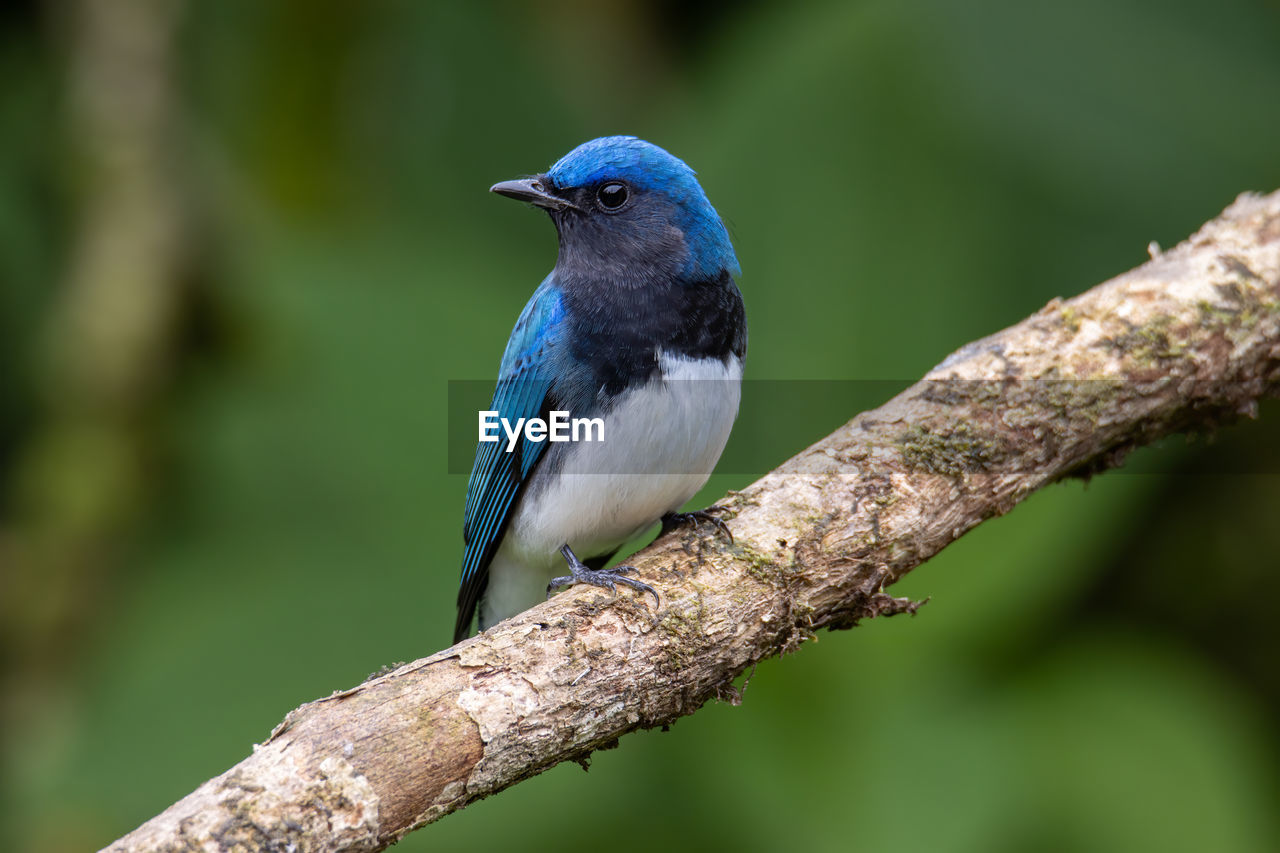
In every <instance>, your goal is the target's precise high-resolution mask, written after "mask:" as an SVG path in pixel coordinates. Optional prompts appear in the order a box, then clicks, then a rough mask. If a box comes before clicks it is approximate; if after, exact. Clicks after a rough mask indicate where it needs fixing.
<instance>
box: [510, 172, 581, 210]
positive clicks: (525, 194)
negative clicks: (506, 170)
mask: <svg viewBox="0 0 1280 853" xmlns="http://www.w3.org/2000/svg"><path fill="white" fill-rule="evenodd" d="M547 186H548V182H547V180H546V179H545V178H544V177H542V176H541V175H534V176H533V177H532V178H521V179H519V180H516V181H503V182H501V183H498V184H494V185H493V186H491V187H489V192H491V193H497V194H498V195H504V196H506V197H507V198H514V199H515V200H516V201H527V202H529V204H536V205H537V206H538V207H543V208H546V209H547V210H564V209H566V208H573V209H574V210H577V209H578V206H577V205H576V204H574V203H573V202H571V201H569V200H568V199H564V198H561V197H560V196H558V195H556V194H555V193H553V192H551V191H550V190H548V189H547Z"/></svg>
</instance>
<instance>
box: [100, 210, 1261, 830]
mask: <svg viewBox="0 0 1280 853" xmlns="http://www.w3.org/2000/svg"><path fill="white" fill-rule="evenodd" d="M1277 389H1280V192H1278V193H1273V194H1272V195H1270V196H1267V197H1263V198H1258V197H1252V196H1244V197H1241V198H1240V199H1239V200H1238V201H1237V202H1236V203H1235V204H1234V205H1232V206H1231V207H1230V208H1228V209H1227V211H1226V212H1225V213H1224V214H1223V215H1222V216H1221V217H1220V218H1219V219H1217V220H1214V221H1213V222H1210V223H1209V224H1207V225H1205V226H1204V227H1203V228H1202V229H1201V230H1200V231H1199V232H1198V233H1197V234H1195V235H1194V236H1193V237H1191V238H1190V239H1189V240H1187V241H1186V242H1184V243H1182V244H1181V245H1179V246H1178V247H1177V248H1175V249H1173V250H1172V251H1169V252H1167V253H1163V254H1159V253H1155V256H1154V257H1153V259H1152V260H1151V261H1150V262H1149V263H1147V264H1144V265H1143V266H1141V267H1139V268H1138V269H1135V270H1133V271H1131V272H1128V273H1125V274H1124V275H1121V276H1119V277H1118V278H1116V279H1113V280H1112V281H1109V282H1107V283H1105V284H1102V285H1099V286H1098V287H1095V288H1094V289H1092V290H1090V291H1088V292H1087V293H1084V294H1082V295H1081V296H1078V297H1076V298H1074V299H1072V300H1069V301H1066V302H1063V301H1061V300H1057V299H1055V300H1053V301H1052V302H1050V303H1049V304H1048V305H1046V306H1045V307H1044V308H1043V309H1041V310H1040V311H1039V312H1037V313H1036V314H1035V315H1034V316H1031V317H1029V318H1027V319H1026V320H1024V321H1022V322H1021V323H1019V324H1017V325H1016V326H1013V327H1011V328H1009V329H1006V330H1004V331H1003V332H1000V333H998V334H996V335H993V336H991V337H989V338H986V339H984V340H981V341H978V342H976V343H973V344H970V345H968V346H966V347H964V348H963V349H961V350H960V351H958V352H956V353H955V354H954V355H952V356H951V357H950V358H948V359H947V360H946V361H945V362H943V364H941V365H939V366H938V367H937V368H935V369H934V370H933V371H931V372H930V373H929V375H927V376H926V377H925V378H924V379H923V380H922V381H920V382H918V383H917V384H915V385H913V386H912V387H911V388H908V389H907V390H906V391H904V392H903V393H902V394H900V395H898V396H897V397H895V398H894V399H892V400H890V401H889V402H888V403H886V404H885V405H884V406H881V407H880V408H879V409H876V410H875V411H871V412H865V413H863V414H861V415H859V416H858V417H856V418H854V419H853V420H852V421H850V422H849V423H848V424H846V425H845V426H843V427H841V428H840V429H839V430H837V431H836V432H835V433H833V434H832V435H830V436H828V437H827V438H825V439H823V440H822V441H820V442H818V443H817V444H815V445H813V446H812V447H810V448H808V449H807V450H805V451H804V452H802V453H800V454H799V455H797V456H796V457H794V458H792V459H790V460H788V461H787V462H785V463H784V464H783V465H781V466H780V467H779V468H777V469H776V470H774V471H773V472H771V473H770V474H768V475H766V476H765V477H763V478H761V479H760V480H758V481H757V482H756V483H754V484H752V485H751V486H750V487H748V488H747V489H745V490H743V491H742V492H738V493H732V494H730V495H729V496H727V497H726V498H725V500H724V501H723V504H724V506H726V507H728V508H729V509H731V510H732V512H733V517H732V521H731V522H730V524H731V526H732V528H733V532H734V535H735V537H736V544H735V545H732V546H731V545H728V544H726V543H725V542H723V541H722V540H720V539H718V538H715V537H714V536H712V535H711V534H710V533H707V534H706V535H702V536H699V535H696V534H693V533H687V534H685V535H684V536H683V537H680V536H668V537H664V538H663V539H661V540H659V541H658V542H656V543H655V544H654V545H653V546H651V547H650V548H648V549H646V550H645V551H643V552H642V553H641V554H639V555H637V556H636V557H635V559H634V560H633V561H632V562H634V563H635V565H636V566H637V567H638V568H639V575H638V576H639V577H642V578H644V579H645V580H647V581H648V582H649V583H651V584H653V585H654V586H656V587H657V588H658V589H660V590H661V591H662V594H663V599H662V607H661V609H659V610H657V611H656V612H655V611H654V610H653V609H652V606H651V603H649V602H647V601H646V600H645V599H644V598H642V597H641V596H639V595H631V594H629V593H627V592H624V593H623V594H622V595H620V596H619V597H618V598H617V599H616V600H612V599H610V598H609V597H608V596H607V595H604V594H602V593H601V592H600V591H598V590H595V589H591V588H585V589H584V588H581V587H579V588H574V589H573V590H572V591H570V592H568V593H566V594H562V595H558V596H556V597H555V598H554V599H553V600H551V601H549V602H547V603H546V604H543V605H539V606H538V607H535V608H533V609H532V610H529V611H528V612H526V613H523V614H521V615H520V616H517V617H515V618H513V619H510V620H508V621H506V622H504V623H502V624H500V625H498V626H496V627H495V628H493V629H492V630H490V631H488V632H486V633H485V634H483V635H481V636H478V637H474V638H472V639H470V640H467V641H466V642H463V643H460V644H459V645H457V646H454V647H453V648H450V649H447V650H445V651H443V652H440V653H438V654H435V655H432V656H431V657H428V658H424V659H422V660H419V661H415V662H414V663H411V664H408V665H405V666H402V667H400V668H399V669H397V670H395V671H394V672H391V673H388V674H386V675H382V676H380V677H378V678H375V679H372V680H370V681H368V682H365V683H364V684H361V685H359V686H358V687H355V688H353V689H351V690H346V691H342V692H339V693H335V694H334V695H332V696H330V697H328V698H325V699H321V700H318V701H316V702H311V703H309V704H307V705H303V706H302V707H300V708H298V709H296V710H294V711H293V712H291V713H290V714H289V715H288V717H287V718H286V719H285V721H284V722H283V723H281V724H280V726H279V727H277V729H276V730H275V731H274V732H273V733H272V734H271V737H270V738H268V739H267V741H266V743H264V744H262V745H261V746H259V747H256V748H255V750H254V752H253V754H252V755H250V756H249V757H248V758H246V759H245V760H244V761H242V762H240V764H238V765H236V766H235V767H233V768H232V769H231V770H229V771H228V772H226V773H224V774H223V775H221V776H219V777H217V778H215V779H212V780H210V781H209V782H206V783H205V784H204V785H202V786H201V787H200V788H199V789H197V790H196V791H195V792H194V793H192V794H190V795H189V796H188V797H186V798H185V799H183V800H181V801H179V802H178V803H176V804H175V805H173V806H172V807H170V808H169V809H168V810H167V811H165V812H164V813H163V814H161V815H159V816H158V817H156V818H154V819H153V820H151V821H149V822H148V823H146V824H144V825H143V826H141V827H140V828H138V829H137V830H135V831H134V832H132V833H130V834H129V835H127V836H125V837H124V838H122V839H120V840H119V841H117V842H116V843H115V844H113V845H112V846H111V847H110V848H109V849H111V850H114V851H142V850H160V849H164V850H177V849H196V848H199V849H201V850H226V849H230V848H232V847H235V846H237V845H248V846H250V847H270V848H271V849H281V850H283V849H294V848H293V847H291V846H290V845H294V844H296V845H297V847H296V849H308V850H379V849H382V848H383V847H385V846H386V845H388V844H390V843H391V842H392V841H394V840H396V839H397V838H399V837H400V836H402V835H404V834H405V833H407V832H409V831H410V830H412V829H414V828H416V827H418V826H421V825H423V824H425V823H428V822H430V821H433V820H435V819H437V818H439V817H441V816H443V815H445V814H448V813H449V812H451V811H453V810H455V809H458V808H461V807H462V806H464V805H466V804H467V803H469V802H471V801H472V800H475V799H478V798H480V797H484V796H488V795H489V794H493V793H495V792H497V791H500V790H502V789H503V788H505V787H507V786H508V785H511V784H513V783H515V782H518V781H520V780H521V779H524V778H526V777H529V776H533V775H535V774H537V773H540V772H542V771H543V770H546V769H547V768H549V767H551V766H553V765H555V764H557V763H559V762H561V761H565V760H573V759H581V758H583V757H585V756H586V755H588V754H589V753H590V752H591V751H592V750H594V749H598V748H600V747H603V746H606V745H609V744H612V743H613V742H615V741H616V740H617V739H618V737H620V736H621V735H624V734H626V733H627V732H630V731H633V730H635V729H639V728H645V727H652V726H660V725H663V724H664V723H669V722H671V721H673V720H675V719H676V718H678V717H680V716H681V715H684V714H689V713H692V712H693V711H694V710H696V709H697V708H698V707H700V706H701V705H702V704H703V703H705V702H706V701H707V700H708V699H710V698H712V697H721V698H729V699H730V700H733V698H734V697H735V694H734V689H733V686H732V681H733V679H734V678H735V677H736V676H737V675H739V674H740V673H741V672H743V671H744V670H745V669H746V668H748V667H750V666H751V665H752V664H754V663H755V662H757V661H759V660H761V659H762V658H766V657H769V656H771V655H776V654H779V653H782V652H785V651H790V650H793V649H796V648H797V647H799V646H800V645H801V644H802V643H803V642H804V641H805V639H806V638H808V637H810V636H811V635H812V633H813V632H814V631H816V630H818V629H820V628H844V627H848V626H850V625H852V624H853V623H855V622H856V621H857V620H859V619H864V618H868V617H871V616H877V615H886V614H893V613H899V612H902V611H904V610H910V609H912V608H913V604H912V603H911V602H909V601H906V600H905V599H899V598H894V597H891V596H890V595H888V594H886V593H884V592H883V587H885V586H887V585H889V584H891V583H893V582H894V581H895V580H897V579H898V578H900V577H902V576H903V575H904V574H906V573H907V572H909V571H910V570H911V569H912V568H914V567H915V566H917V565H919V564H920V563H921V562H923V561H924V560H926V559H928V558H929V557H930V556H932V555H933V554H935V553H937V552H938V551H939V550H941V549H942V548H944V547H946V545H948V544H949V543H950V542H952V541H954V540H955V539H956V538H957V537H959V536H960V535H962V534H963V533H965V532H966V531H967V530H969V529H971V528H972V527H974V526H975V525H977V524H978V523H980V522H981V521H982V520H984V519H986V518H990V517H991V516H994V515H999V514H1002V513H1005V512H1007V511H1009V509H1010V508H1012V507H1013V506H1014V505H1015V504H1016V503H1017V502H1018V501H1020V500H1022V499H1023V498H1024V497H1026V496H1027V495H1029V494H1030V493H1031V492H1033V491H1035V490H1036V489H1038V488H1040V487H1041V486H1044V485H1046V484H1048V483H1052V482H1054V481H1055V480H1058V479H1060V478H1062V477H1064V476H1071V475H1075V474H1092V473H1096V472H1098V471H1101V470H1104V469H1106V468H1108V467H1111V466H1114V465H1117V464H1119V463H1120V461H1121V460H1122V459H1123V458H1124V456H1125V454H1126V453H1127V452H1128V451H1129V450H1131V449H1133V448H1135V447H1137V446H1139V445H1142V444H1144V443H1147V442H1149V441H1151V440H1153V439H1155V438H1158V437H1160V436H1162V435H1165V434H1167V433H1170V432H1174V431H1179V430H1186V429H1202V428H1212V427H1214V426H1215V425H1217V424H1219V423H1221V422H1223V421H1224V420H1226V419H1230V418H1232V417H1234V416H1235V415H1237V414H1246V415H1250V414H1252V413H1253V412H1254V410H1255V407H1256V404H1257V401H1258V399H1259V398H1260V397H1262V396H1264V395H1266V394H1269V393H1275V392H1276V391H1277ZM242 849H243V848H242Z"/></svg>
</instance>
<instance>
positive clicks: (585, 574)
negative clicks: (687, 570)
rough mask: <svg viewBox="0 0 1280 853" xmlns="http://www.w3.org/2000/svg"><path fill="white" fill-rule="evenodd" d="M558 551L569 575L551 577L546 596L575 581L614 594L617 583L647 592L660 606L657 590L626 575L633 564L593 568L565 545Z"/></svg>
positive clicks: (633, 569)
mask: <svg viewBox="0 0 1280 853" xmlns="http://www.w3.org/2000/svg"><path fill="white" fill-rule="evenodd" d="M560 553H561V554H563V555H564V558H565V560H567V561H568V563H569V571H571V572H573V574H571V575H564V576H563V577H558V578H552V579H551V583H549V584H547V598H550V597H551V595H552V593H554V592H555V589H556V587H560V586H569V585H570V584H575V583H586V584H591V585H592V586H598V587H603V588H604V589H607V590H609V591H610V592H612V593H613V594H614V595H617V594H618V587H617V585H618V584H622V585H623V586H629V587H631V588H632V589H634V590H637V591H638V592H647V593H649V594H650V595H652V596H653V606H654V607H655V608H657V607H661V606H662V599H661V598H659V597H658V591H657V590H656V589H654V588H653V587H651V586H649V585H648V584H647V583H644V582H643V581H638V580H635V579H634V578H629V577H626V575H627V574H628V573H629V572H634V571H635V570H636V567H635V566H614V567H613V568H611V569H593V568H590V567H589V566H587V565H586V564H585V563H583V562H582V561H581V560H579V559H578V557H577V555H575V554H574V553H573V551H571V550H569V546H568V545H566V546H564V547H563V548H561V549H560Z"/></svg>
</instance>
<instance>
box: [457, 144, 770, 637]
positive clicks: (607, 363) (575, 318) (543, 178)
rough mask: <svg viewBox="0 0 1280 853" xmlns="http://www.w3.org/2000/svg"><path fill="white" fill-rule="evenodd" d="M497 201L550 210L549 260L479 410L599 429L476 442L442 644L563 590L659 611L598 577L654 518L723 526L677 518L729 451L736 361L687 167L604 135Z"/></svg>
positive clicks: (739, 359)
mask: <svg viewBox="0 0 1280 853" xmlns="http://www.w3.org/2000/svg"><path fill="white" fill-rule="evenodd" d="M492 191H493V192H495V193H498V194H500V195H504V196H507V197H509V198H514V199H518V200H520V201H525V202H529V203H530V204H533V205H536V206H538V207H541V208H543V209H544V210H546V211H547V212H548V213H549V214H550V216H551V221H552V222H553V223H554V224H555V226H556V231H557V233H558V234H559V238H560V251H559V257H558V258H557V260H556V265H555V268H554V269H553V270H552V271H551V274H550V275H548V276H547V277H546V279H545V280H544V281H543V282H542V284H541V285H540V286H539V287H538V289H537V290H536V291H534V294H533V296H532V298H530V300H529V303H528V304H527V305H526V306H525V308H524V311H523V312H522V313H521V314H520V319H519V320H517V321H516V325H515V329H514V330H512V332H511V338H510V340H508V341H507V348H506V351H505V352H504V353H503V355H502V365H501V367H500V368H499V372H498V385H497V389H496V390H495V391H494V394H493V402H492V404H491V405H490V410H492V411H493V412H495V413H496V416H497V418H500V419H501V420H502V421H503V422H505V423H506V424H508V425H515V424H519V423H521V419H524V421H525V422H528V421H529V420H530V419H533V418H541V419H543V420H544V421H545V420H547V419H548V417H549V415H550V414H551V413H552V412H564V413H567V414H568V415H571V416H572V418H574V419H590V420H594V419H598V426H599V429H598V430H595V433H596V434H594V435H592V434H591V433H592V432H593V431H592V430H591V429H590V428H589V427H588V428H586V429H584V430H583V433H584V435H581V436H579V439H580V440H577V441H572V440H570V441H548V440H545V439H544V440H541V441H538V440H534V439H536V438H537V437H538V435H539V434H538V433H537V432H535V431H530V430H524V431H522V433H521V434H520V436H519V437H518V438H515V439H513V440H511V441H508V440H507V436H506V435H504V434H502V432H501V431H500V430H499V431H497V436H496V437H497V440H494V441H481V442H480V443H479V444H478V445H477V448H476V459H475V464H474V467H473V468H472V470H471V479H470V481H469V482H468V484H467V502H466V512H465V517H464V521H463V539H464V542H465V552H464V555H463V560H462V583H461V587H460V589H459V591H458V621H457V625H456V627H455V629H454V642H457V641H459V640H461V639H462V638H464V637H466V636H467V634H468V633H469V631H470V627H471V620H472V615H473V614H474V613H475V611H476V608H477V605H478V606H479V611H480V614H479V616H480V629H481V630H484V629H485V628H487V627H489V626H490V625H493V624H494V623H496V622H498V621H500V620H502V619H505V618H507V617H508V616H511V615H513V614H515V613H518V612H520V611H521V610H524V609H525V608H528V607H530V606H532V605H533V604H535V603H537V602H538V601H541V600H542V599H543V598H545V597H546V596H547V595H549V594H550V591H551V590H552V589H553V588H554V587H555V586H558V585H564V584H569V583H590V584H594V585H597V586H603V587H607V588H609V589H615V584H623V585H626V586H630V587H632V588H634V589H637V590H641V591H643V592H648V593H652V594H653V596H654V599H655V601H656V600H657V599H658V595H657V593H656V592H655V591H654V590H653V589H652V588H651V587H650V586H648V585H647V584H644V583H642V582H640V581H638V580H635V579H634V578H629V577H627V576H626V575H627V573H628V572H630V571H631V568H630V567H629V566H616V567H614V568H611V569H605V568H603V567H604V566H605V564H606V563H607V562H608V561H609V559H610V558H611V557H612V555H613V554H614V552H616V551H617V549H618V548H619V547H620V546H621V545H622V544H623V543H624V542H626V541H627V540H629V539H631V538H632V537H634V536H637V535H638V534H640V533H641V532H642V531H644V529H645V528H647V527H648V526H649V525H651V524H653V523H654V522H657V521H661V522H662V524H663V529H664V530H665V529H668V528H670V527H672V526H674V525H676V524H679V523H682V522H691V521H692V522H695V523H696V522H697V521H701V520H709V521H712V522H714V523H716V524H717V525H719V526H720V527H722V528H723V523H722V522H719V521H718V520H717V519H715V518H714V517H712V516H709V515H708V514H707V513H706V512H705V511H704V512H694V513H680V512H679V510H680V507H681V506H682V505H683V504H684V503H685V501H687V500H689V499H690V498H691V497H692V496H693V495H694V493H695V492H697V491H698V489H700V488H701V487H702V486H703V484H704V483H706V481H707V478H708V477H709V476H710V475H711V471H712V469H713V468H714V467H715V464H716V462H717V460H718V459H719V458H720V454H721V452H722V451H723V450H724V446H725V442H726V441H728V439H729V431H730V429H731V428H732V427H733V422H734V419H735V418H736V417H737V414H738V401H739V397H740V392H741V379H742V364H743V358H744V356H745V355H746V351H747V322H746V314H745V312H744V309H743V305H742V295H741V293H739V292H738V287H737V285H736V284H735V283H734V276H735V275H739V274H740V271H739V269H738V260H737V257H736V256H735V255H734V251H733V246H732V245H731V243H730V241H729V233H728V231H727V230H726V229H725V226H724V223H723V222H721V220H720V217H719V215H718V214H717V213H716V211H715V208H713V207H712V206H711V203H710V202H709V201H708V200H707V196H706V194H705V193H704V192H703V191H702V187H701V186H700V185H699V184H698V181H697V179H696V178H695V177H694V173H693V170H692V169H690V168H689V167H688V166H687V165H685V163H684V162H683V161H681V160H679V159H678V158H676V157H673V156H672V155H670V154H668V153H667V152H666V151H664V150H662V149H661V148H659V147H657V146H656V145H652V144H650V143H648V142H645V141H643V140H641V139H636V138H635V137H631V136H608V137H603V138H601V139H594V140H592V141H590V142H587V143H585V144H583V145H580V146H578V147H577V148H575V149H574V150H573V151H570V152H569V153H568V154H567V155H565V156H564V157H563V158H562V159H561V160H560V161H559V162H558V163H556V164H555V165H554V166H552V167H551V169H550V170H549V171H547V172H546V173H545V174H540V175H534V176H533V177H530V178H525V179H521V180H515V181H504V182H502V183H499V184H495V185H494V186H493V187H492ZM586 437H590V438H591V439H592V440H585V439H586ZM726 532H727V531H726ZM566 564H567V567H568V570H569V574H568V575H565V576H562V577H557V575H558V574H561V573H563V571H564V569H565V567H566Z"/></svg>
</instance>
